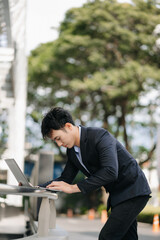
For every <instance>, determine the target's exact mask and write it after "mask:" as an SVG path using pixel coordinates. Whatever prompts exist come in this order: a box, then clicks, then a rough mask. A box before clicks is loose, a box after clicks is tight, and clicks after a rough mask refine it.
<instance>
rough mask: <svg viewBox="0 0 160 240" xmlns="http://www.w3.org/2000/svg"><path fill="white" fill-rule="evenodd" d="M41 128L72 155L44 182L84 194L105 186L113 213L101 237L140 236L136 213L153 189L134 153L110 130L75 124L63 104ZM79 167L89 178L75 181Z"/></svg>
mask: <svg viewBox="0 0 160 240" xmlns="http://www.w3.org/2000/svg"><path fill="white" fill-rule="evenodd" d="M41 131H42V135H43V138H44V139H47V138H49V139H51V140H53V141H55V142H56V143H57V145H58V146H59V147H60V146H63V147H66V148H67V156H68V161H67V163H66V166H65V168H64V170H63V172H62V174H61V176H60V177H59V178H57V179H55V180H51V181H50V182H47V183H45V184H43V185H41V186H43V187H47V188H51V189H54V190H60V191H63V192H65V193H76V192H82V193H83V194H85V193H88V192H90V191H94V190H96V189H98V188H100V187H102V186H103V187H104V188H105V189H106V192H109V199H108V204H107V209H109V208H111V215H110V217H109V219H108V221H107V222H106V223H105V225H104V227H103V228H102V230H101V232H100V235H99V240H137V239H138V235H137V220H136V217H137V215H138V214H139V213H140V212H141V211H142V209H143V208H144V207H145V205H146V204H147V202H148V199H149V197H150V193H151V191H150V188H149V185H148V183H147V180H146V178H145V176H144V173H143V172H142V170H141V169H140V167H139V166H138V164H137V162H136V160H135V159H134V158H133V156H132V155H131V154H130V153H129V152H128V151H127V150H126V149H125V148H124V147H123V146H122V145H121V144H120V143H119V142H118V141H117V140H116V139H115V138H114V137H113V136H112V135H111V134H110V133H109V132H108V131H107V130H105V129H103V128H94V127H83V126H75V124H74V121H73V119H72V116H71V115H70V113H69V112H67V111H66V110H64V109H63V108H58V107H57V108H53V109H51V110H50V111H49V112H48V113H47V114H46V115H45V117H44V118H43V120H42V126H41ZM79 170H80V171H82V172H83V173H84V174H85V175H86V178H85V179H83V180H82V181H80V182H78V183H77V184H72V182H73V180H74V178H75V177H76V175H77V173H78V171H79Z"/></svg>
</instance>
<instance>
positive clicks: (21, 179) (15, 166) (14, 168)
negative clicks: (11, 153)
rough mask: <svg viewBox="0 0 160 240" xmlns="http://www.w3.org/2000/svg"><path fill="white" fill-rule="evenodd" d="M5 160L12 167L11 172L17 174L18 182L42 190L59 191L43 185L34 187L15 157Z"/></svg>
mask: <svg viewBox="0 0 160 240" xmlns="http://www.w3.org/2000/svg"><path fill="white" fill-rule="evenodd" d="M5 162H6V163H7V165H8V167H9V168H10V170H11V172H12V173H13V175H14V176H15V178H16V180H17V182H18V183H22V186H25V187H27V188H34V189H40V190H47V191H50V192H54V193H55V192H58V191H57V190H53V189H48V188H43V187H32V186H31V185H30V184H29V182H28V179H27V177H26V176H25V175H24V173H23V172H22V171H21V169H20V167H19V166H18V164H17V162H16V161H15V160H14V159H5Z"/></svg>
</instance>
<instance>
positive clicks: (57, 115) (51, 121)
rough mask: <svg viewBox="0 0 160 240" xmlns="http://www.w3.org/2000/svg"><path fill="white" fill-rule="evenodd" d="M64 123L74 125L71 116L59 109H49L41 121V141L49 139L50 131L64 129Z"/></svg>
mask: <svg viewBox="0 0 160 240" xmlns="http://www.w3.org/2000/svg"><path fill="white" fill-rule="evenodd" d="M66 123H71V124H73V125H75V124H74V121H73V119H72V116H71V114H70V113H69V112H68V111H66V110H65V109H63V108H61V107H55V108H51V109H50V111H49V112H48V113H47V114H46V115H45V116H44V118H43V120H42V125H41V133H42V136H43V139H46V138H47V137H49V134H50V132H51V130H59V129H62V128H64V126H65V124H66Z"/></svg>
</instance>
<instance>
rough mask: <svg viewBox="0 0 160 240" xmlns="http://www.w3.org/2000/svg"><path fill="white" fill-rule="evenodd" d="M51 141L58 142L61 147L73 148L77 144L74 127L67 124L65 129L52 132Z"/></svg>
mask: <svg viewBox="0 0 160 240" xmlns="http://www.w3.org/2000/svg"><path fill="white" fill-rule="evenodd" d="M50 139H51V140H53V141H54V142H56V143H57V145H58V146H59V147H61V146H63V147H65V148H72V147H73V146H74V144H75V136H74V131H73V130H72V126H70V125H69V126H68V125H67V124H66V125H65V127H64V128H63V129H60V130H51V132H50Z"/></svg>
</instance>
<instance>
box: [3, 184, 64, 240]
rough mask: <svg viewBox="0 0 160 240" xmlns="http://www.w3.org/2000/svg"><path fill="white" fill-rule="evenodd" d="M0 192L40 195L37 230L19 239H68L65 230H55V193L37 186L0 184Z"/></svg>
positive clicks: (4, 193)
mask: <svg viewBox="0 0 160 240" xmlns="http://www.w3.org/2000/svg"><path fill="white" fill-rule="evenodd" d="M1 194H2V195H8V194H11V195H21V196H29V197H42V203H41V206H40V211H39V215H38V231H37V233H36V234H34V235H32V236H29V237H26V238H21V239H23V240H24V239H26V240H28V239H41V240H44V239H45V240H46V239H50V240H51V239H52V240H59V239H61V240H62V239H63V240H67V239H68V235H67V233H66V232H65V231H63V230H56V208H55V200H56V199H58V195H57V194H56V193H51V192H49V191H47V190H41V189H38V188H30V187H24V186H13V185H6V184H0V195H1Z"/></svg>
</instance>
